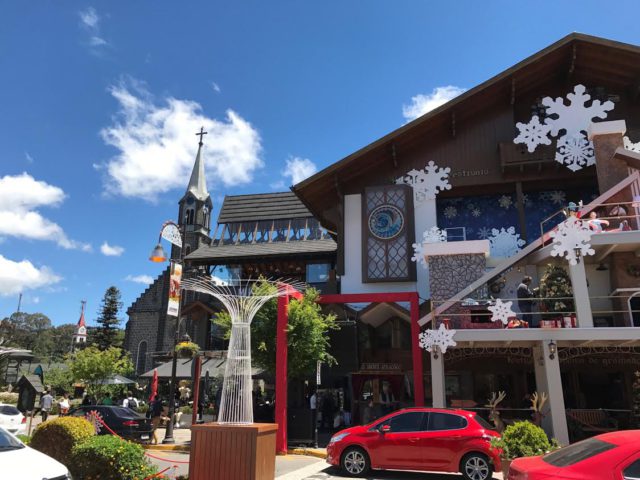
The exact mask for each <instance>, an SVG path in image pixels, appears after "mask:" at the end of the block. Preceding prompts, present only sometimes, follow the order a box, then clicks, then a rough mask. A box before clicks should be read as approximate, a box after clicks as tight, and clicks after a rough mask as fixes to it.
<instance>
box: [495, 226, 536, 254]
mask: <svg viewBox="0 0 640 480" xmlns="http://www.w3.org/2000/svg"><path fill="white" fill-rule="evenodd" d="M488 240H489V242H490V243H491V256H492V257H497V258H509V257H511V256H512V255H515V254H516V253H518V252H519V251H520V249H521V248H522V246H523V245H524V244H526V243H527V242H525V241H524V240H522V239H521V238H520V234H519V233H516V229H515V227H508V228H506V229H505V228H504V227H502V228H501V229H500V230H498V229H497V228H492V229H491V236H490V237H488Z"/></svg>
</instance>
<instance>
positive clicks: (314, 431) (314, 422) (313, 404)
mask: <svg viewBox="0 0 640 480" xmlns="http://www.w3.org/2000/svg"><path fill="white" fill-rule="evenodd" d="M309 408H310V409H311V435H313V447H314V448H318V396H317V395H316V390H315V389H313V390H312V391H311V396H310V397H309Z"/></svg>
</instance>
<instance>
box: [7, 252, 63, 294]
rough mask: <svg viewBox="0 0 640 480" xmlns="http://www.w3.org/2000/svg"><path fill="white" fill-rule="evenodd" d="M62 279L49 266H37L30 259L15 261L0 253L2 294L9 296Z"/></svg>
mask: <svg viewBox="0 0 640 480" xmlns="http://www.w3.org/2000/svg"><path fill="white" fill-rule="evenodd" d="M60 280H62V277H59V276H58V275H56V274H55V273H53V272H52V271H51V270H50V269H49V268H48V267H41V268H37V267H36V266H35V265H33V263H31V262H30V261H28V260H22V261H21V262H14V261H13V260H9V259H8V258H5V257H3V256H2V255H0V296H4V297H8V296H11V295H16V294H18V293H21V292H23V291H24V290H34V289H36V288H40V287H45V286H48V285H53V284H54V283H58V282H59V281H60Z"/></svg>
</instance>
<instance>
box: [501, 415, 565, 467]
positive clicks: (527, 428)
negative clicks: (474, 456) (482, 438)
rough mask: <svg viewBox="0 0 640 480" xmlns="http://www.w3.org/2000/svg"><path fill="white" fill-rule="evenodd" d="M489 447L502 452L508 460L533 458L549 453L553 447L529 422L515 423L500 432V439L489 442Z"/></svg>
mask: <svg viewBox="0 0 640 480" xmlns="http://www.w3.org/2000/svg"><path fill="white" fill-rule="evenodd" d="M491 447H492V448H494V449H497V450H501V451H502V457H504V458H507V459H509V460H511V459H514V458H518V457H533V456H535V455H542V454H544V453H547V452H549V451H550V450H552V449H553V448H554V447H555V442H554V443H553V444H552V443H551V442H549V439H548V438H547V434H546V433H545V432H544V430H543V429H542V428H540V427H538V426H537V425H534V424H533V423H531V422H515V423H514V424H513V425H509V426H508V427H507V428H505V430H504V432H502V437H500V438H494V439H493V440H491Z"/></svg>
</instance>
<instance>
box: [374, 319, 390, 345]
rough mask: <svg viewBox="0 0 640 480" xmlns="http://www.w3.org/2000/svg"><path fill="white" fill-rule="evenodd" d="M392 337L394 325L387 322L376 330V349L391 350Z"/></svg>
mask: <svg viewBox="0 0 640 480" xmlns="http://www.w3.org/2000/svg"><path fill="white" fill-rule="evenodd" d="M392 336H393V324H392V322H390V321H386V322H384V323H383V324H382V325H380V326H379V327H378V328H376V348H391V339H392Z"/></svg>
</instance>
